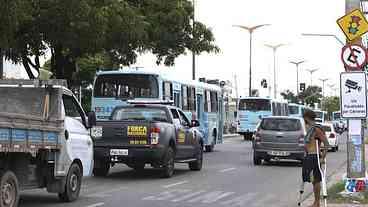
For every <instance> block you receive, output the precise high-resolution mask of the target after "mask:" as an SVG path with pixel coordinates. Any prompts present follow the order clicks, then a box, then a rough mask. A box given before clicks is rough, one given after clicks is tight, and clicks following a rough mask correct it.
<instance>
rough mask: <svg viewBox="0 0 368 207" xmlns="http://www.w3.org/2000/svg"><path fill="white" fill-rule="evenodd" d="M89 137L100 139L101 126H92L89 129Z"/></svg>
mask: <svg viewBox="0 0 368 207" xmlns="http://www.w3.org/2000/svg"><path fill="white" fill-rule="evenodd" d="M91 137H92V138H94V139H99V138H101V137H102V126H94V127H92V128H91Z"/></svg>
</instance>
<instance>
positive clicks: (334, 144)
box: [321, 123, 339, 152]
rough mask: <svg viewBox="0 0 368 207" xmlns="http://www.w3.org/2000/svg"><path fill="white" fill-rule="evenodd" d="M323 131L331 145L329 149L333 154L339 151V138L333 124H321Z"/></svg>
mask: <svg viewBox="0 0 368 207" xmlns="http://www.w3.org/2000/svg"><path fill="white" fill-rule="evenodd" d="M321 126H322V128H323V130H324V131H325V133H326V137H327V138H328V143H329V147H330V148H329V149H330V150H331V151H333V152H336V151H338V150H339V137H338V135H337V133H336V131H335V128H334V127H333V124H332V123H324V124H321Z"/></svg>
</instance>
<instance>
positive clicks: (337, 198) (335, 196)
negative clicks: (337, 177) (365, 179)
mask: <svg viewBox="0 0 368 207" xmlns="http://www.w3.org/2000/svg"><path fill="white" fill-rule="evenodd" d="M344 189H345V184H344V182H342V181H340V182H338V183H336V184H334V185H333V186H331V187H330V188H329V189H328V200H329V202H331V203H337V204H341V203H348V204H352V203H354V204H355V203H360V204H368V191H366V192H364V193H363V196H362V197H352V196H347V197H344V196H342V195H340V194H339V193H340V192H342V191H344Z"/></svg>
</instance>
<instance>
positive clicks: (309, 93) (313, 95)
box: [281, 86, 322, 107]
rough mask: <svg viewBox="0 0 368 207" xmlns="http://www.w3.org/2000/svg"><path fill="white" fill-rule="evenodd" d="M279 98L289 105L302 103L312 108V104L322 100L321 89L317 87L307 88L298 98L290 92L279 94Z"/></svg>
mask: <svg viewBox="0 0 368 207" xmlns="http://www.w3.org/2000/svg"><path fill="white" fill-rule="evenodd" d="M281 96H282V97H283V98H284V99H286V100H288V101H289V102H290V103H302V104H307V105H308V106H311V107H314V103H320V102H321V99H322V89H321V87H319V86H308V88H306V89H305V91H302V92H300V93H299V96H297V95H296V94H294V93H293V92H292V91H290V90H286V91H285V92H282V93H281Z"/></svg>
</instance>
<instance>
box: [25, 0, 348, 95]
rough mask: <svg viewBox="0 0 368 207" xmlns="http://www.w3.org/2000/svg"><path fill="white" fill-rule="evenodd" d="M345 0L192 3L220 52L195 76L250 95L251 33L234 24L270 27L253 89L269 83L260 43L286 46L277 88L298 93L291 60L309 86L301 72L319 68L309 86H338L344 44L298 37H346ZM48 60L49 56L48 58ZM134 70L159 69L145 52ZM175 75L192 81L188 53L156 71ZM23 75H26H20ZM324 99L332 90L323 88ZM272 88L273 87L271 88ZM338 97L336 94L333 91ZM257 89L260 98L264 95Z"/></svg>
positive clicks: (256, 48)
mask: <svg viewBox="0 0 368 207" xmlns="http://www.w3.org/2000/svg"><path fill="white" fill-rule="evenodd" d="M344 8H345V1H344V0H323V1H322V0H280V1H275V0H263V1H255V0H226V1H225V0H196V18H197V20H199V21H201V22H203V23H204V24H206V25H207V26H208V27H210V28H211V29H212V31H213V33H214V36H215V38H216V44H217V45H218V46H219V47H220V49H221V52H220V53H219V54H207V53H203V54H201V55H200V56H198V57H197V74H196V76H197V77H206V78H207V79H214V78H219V79H221V80H230V81H234V75H237V77H238V78H237V79H238V89H239V95H240V96H246V95H247V92H248V87H249V86H248V78H249V76H248V74H249V34H248V32H246V31H243V30H240V29H239V28H235V27H233V26H232V25H239V24H240V25H246V26H254V25H257V24H271V26H267V27H264V28H261V29H259V30H257V31H255V32H254V36H253V56H252V57H253V59H252V63H253V64H252V71H253V76H252V78H253V81H252V88H257V89H260V88H261V87H260V86H261V85H260V83H261V80H262V79H263V78H265V79H267V80H268V83H271V84H272V85H273V56H272V55H273V53H272V50H271V49H269V48H266V47H265V46H264V44H279V43H283V44H287V45H286V46H283V47H281V48H280V49H279V50H278V51H277V66H276V67H277V72H276V74H277V80H278V81H277V85H278V86H277V88H278V92H282V91H285V90H286V89H289V90H292V91H295V90H296V87H297V86H296V68H295V65H292V64H290V63H289V61H298V60H305V61H306V62H305V63H304V64H302V65H301V66H300V70H299V80H300V82H305V83H307V85H308V84H309V83H310V73H308V72H306V70H305V69H315V68H318V69H319V70H318V71H317V72H316V73H314V74H313V84H314V85H315V84H318V85H320V86H322V82H321V81H319V79H320V78H329V81H328V84H336V87H338V84H339V73H340V72H342V71H344V68H343V64H342V62H341V60H340V53H341V48H342V46H341V45H340V44H339V43H338V42H337V41H336V40H335V39H333V38H329V37H305V36H302V35H301V34H302V33H323V34H327V33H328V34H334V35H337V36H338V37H339V38H341V39H344V35H343V33H342V32H341V31H340V29H339V27H338V26H337V24H336V20H337V19H338V18H339V17H341V16H343V15H344ZM46 58H47V57H46ZM134 66H140V67H145V68H147V69H148V68H149V69H155V70H156V69H158V67H157V66H156V65H155V57H154V56H152V55H149V54H145V55H142V56H140V57H139V58H138V61H137V63H136V64H135V65H134ZM159 70H165V71H171V72H174V73H175V74H178V75H179V76H178V77H181V78H185V79H191V77H192V73H191V71H192V59H191V55H182V56H180V57H179V58H178V59H177V60H176V64H175V66H174V67H170V68H165V67H159ZM22 74H25V73H24V72H22ZM325 88H326V90H325V94H326V95H332V93H333V91H332V90H330V89H329V87H328V86H327V84H326V87H325ZM272 90H273V89H272ZM335 93H338V92H335ZM268 94H269V91H268V90H264V89H262V90H261V95H268Z"/></svg>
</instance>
